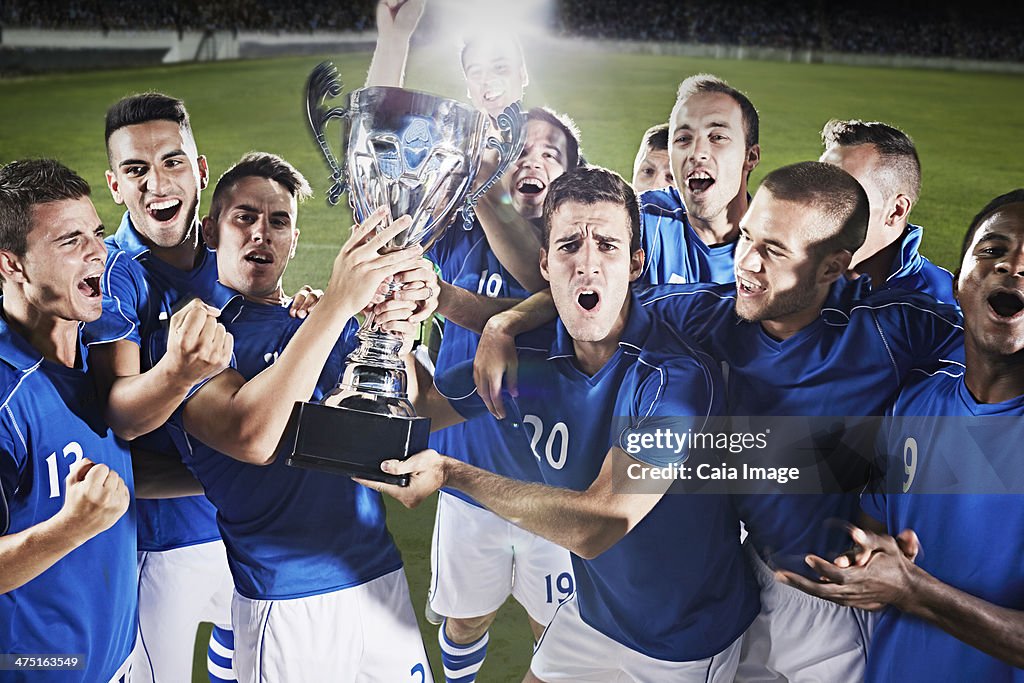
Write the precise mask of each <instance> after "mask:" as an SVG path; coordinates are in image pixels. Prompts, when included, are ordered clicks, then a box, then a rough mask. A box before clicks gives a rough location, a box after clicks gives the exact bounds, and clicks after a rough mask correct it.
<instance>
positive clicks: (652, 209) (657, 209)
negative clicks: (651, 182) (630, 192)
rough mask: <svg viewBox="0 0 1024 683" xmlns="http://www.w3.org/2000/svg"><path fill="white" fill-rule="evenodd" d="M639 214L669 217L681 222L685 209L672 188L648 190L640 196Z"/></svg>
mask: <svg viewBox="0 0 1024 683" xmlns="http://www.w3.org/2000/svg"><path fill="white" fill-rule="evenodd" d="M640 213H641V214H642V215H645V216H646V215H650V216H669V217H672V218H676V219H678V220H682V218H683V216H685V215H686V207H685V206H683V202H682V200H681V199H680V198H679V195H678V193H676V191H675V190H674V189H673V188H670V187H666V188H663V189H660V190H648V191H647V192H644V193H643V194H641V195H640Z"/></svg>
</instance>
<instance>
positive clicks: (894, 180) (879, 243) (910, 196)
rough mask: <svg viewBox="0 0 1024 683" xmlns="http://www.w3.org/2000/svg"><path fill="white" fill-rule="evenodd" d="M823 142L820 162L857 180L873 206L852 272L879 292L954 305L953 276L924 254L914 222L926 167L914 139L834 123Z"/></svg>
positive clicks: (866, 125) (880, 127) (872, 126)
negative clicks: (921, 296)
mask: <svg viewBox="0 0 1024 683" xmlns="http://www.w3.org/2000/svg"><path fill="white" fill-rule="evenodd" d="M821 141H822V144H824V146H825V151H824V152H823V153H822V155H821V159H820V161H824V162H826V163H829V164H835V165H836V166H838V167H839V168H841V169H843V170H844V171H846V172H847V173H849V174H850V175H852V176H853V177H854V178H856V179H857V182H859V183H860V184H861V186H862V187H863V188H864V191H865V192H867V194H868V201H869V202H870V203H871V219H870V221H869V222H868V235H867V238H866V239H865V240H864V246H862V247H861V248H860V249H858V250H857V253H855V254H854V255H853V261H851V262H850V269H851V270H852V271H854V272H856V273H858V274H863V275H868V276H869V277H870V278H871V282H872V285H873V287H874V288H875V289H887V288H894V289H906V290H909V291H911V292H924V293H925V294H929V295H931V296H933V297H935V299H937V300H938V301H942V302H945V303H953V276H952V275H951V274H950V273H949V271H947V270H945V269H943V268H940V267H939V266H937V265H935V264H934V263H932V262H931V261H929V260H928V259H926V258H925V257H924V256H922V255H921V253H920V251H919V249H920V246H921V237H922V235H923V232H924V231H923V230H922V229H921V227H920V226H917V225H914V224H912V223H910V222H909V219H910V211H911V209H912V208H913V207H914V204H916V203H917V198H918V196H919V195H920V193H921V162H920V160H919V159H918V157H917V149H916V148H915V147H914V143H913V141H912V140H911V139H910V137H909V136H908V135H907V134H906V133H904V132H903V131H901V130H899V129H897V128H894V127H893V126H890V125H888V124H885V123H879V122H877V121H871V122H865V121H858V120H856V119H854V120H850V121H839V120H836V119H833V120H831V121H829V122H828V123H826V124H825V127H824V128H822V130H821Z"/></svg>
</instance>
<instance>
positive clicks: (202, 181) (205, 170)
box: [196, 154, 210, 190]
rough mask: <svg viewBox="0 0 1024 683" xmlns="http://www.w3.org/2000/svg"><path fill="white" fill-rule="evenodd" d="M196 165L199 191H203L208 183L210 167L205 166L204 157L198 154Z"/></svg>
mask: <svg viewBox="0 0 1024 683" xmlns="http://www.w3.org/2000/svg"><path fill="white" fill-rule="evenodd" d="M196 165H197V166H199V189H200V190H205V189H206V186H207V185H208V184H209V182H210V167H209V166H207V164H206V157H205V156H204V155H202V154H200V155H199V156H198V157H197V158H196Z"/></svg>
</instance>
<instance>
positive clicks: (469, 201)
mask: <svg viewBox="0 0 1024 683" xmlns="http://www.w3.org/2000/svg"><path fill="white" fill-rule="evenodd" d="M340 93H341V83H340V81H339V80H338V72H337V69H336V68H335V67H334V65H333V64H331V63H330V62H325V63H323V64H320V65H319V66H317V67H316V68H315V69H314V70H313V72H312V73H311V74H310V77H309V81H308V83H307V89H306V108H307V115H308V117H309V123H310V127H311V128H312V130H313V134H314V136H315V137H316V141H317V143H318V144H319V145H320V149H321V152H322V153H323V155H324V158H325V159H326V160H327V163H328V165H329V166H330V168H331V171H332V175H331V179H332V180H333V184H332V186H331V187H330V189H329V190H328V193H327V199H328V201H329V202H330V203H331V204H337V203H338V200H339V198H340V196H341V194H342V193H344V192H348V196H349V204H350V206H351V207H352V210H353V212H354V214H355V220H356V221H357V222H362V221H363V220H364V219H365V218H366V217H367V216H369V215H370V214H372V213H373V212H374V211H375V210H376V209H377V208H379V207H381V206H386V207H387V208H388V212H387V216H386V218H385V220H384V222H383V224H382V226H381V229H383V228H384V227H386V226H387V225H389V224H390V222H391V221H392V220H394V219H397V218H399V217H400V216H403V215H409V216H410V217H411V218H412V225H411V226H410V227H409V229H407V230H404V231H402V232H401V233H399V234H398V235H397V236H395V237H394V238H393V239H392V240H391V241H390V242H389V243H388V245H387V247H385V250H386V251H394V250H397V249H402V248H404V247H408V246H413V245H421V246H422V247H423V249H424V250H426V249H429V248H430V246H431V245H432V244H433V243H434V242H435V241H437V239H438V238H439V237H440V236H441V235H442V234H443V233H444V231H445V230H446V229H447V228H448V226H449V225H450V224H451V223H452V221H453V220H454V219H455V216H456V214H457V213H458V212H459V211H460V210H461V211H462V215H463V227H464V228H465V229H467V230H468V229H469V228H471V227H472V224H473V219H474V207H475V206H476V203H477V201H478V200H479V199H480V197H482V196H483V195H484V194H485V193H486V192H487V190H489V189H490V188H491V187H492V186H493V185H494V183H495V182H497V181H498V179H499V178H501V176H502V175H503V174H504V173H505V171H506V170H507V169H508V167H509V166H510V165H511V163H512V162H513V161H514V160H516V159H517V158H518V157H519V154H520V153H521V151H522V148H523V129H524V124H525V117H524V116H523V114H522V111H521V109H520V107H519V104H518V103H514V104H512V105H510V106H509V107H508V108H506V109H505V111H504V112H502V113H501V114H500V115H499V116H498V118H497V120H496V121H495V122H494V125H492V122H491V121H490V119H489V118H488V116H487V114H485V113H483V112H480V111H478V110H476V109H474V108H473V107H471V106H470V105H468V104H464V103H462V102H459V101H457V100H452V99H447V98H444V97H438V96H436V95H430V94H427V93H422V92H417V91H414V90H406V89H403V88H390V87H371V88H362V89H359V90H355V91H353V92H352V93H350V94H349V96H348V98H347V106H344V107H334V108H326V107H325V106H324V101H325V99H326V98H327V97H331V98H334V97H337V96H338V95H339V94H340ZM332 119H341V120H342V121H343V122H344V124H345V129H346V130H345V133H344V134H343V135H342V136H341V139H342V143H343V144H342V148H343V151H342V153H341V154H340V155H339V156H340V157H341V158H342V159H343V160H344V163H339V162H338V157H337V156H335V154H334V152H333V151H332V150H331V146H330V145H329V144H328V142H327V137H326V133H325V130H326V126H327V124H328V122H330V121H331V120H332ZM495 127H496V129H497V133H498V134H499V135H500V137H499V136H496V135H495V133H494V131H495ZM489 149H490V150H494V152H495V153H496V155H497V166H496V167H495V169H494V171H493V172H492V173H491V175H490V177H489V178H488V179H487V180H486V181H485V182H483V183H480V184H479V185H478V187H477V188H476V189H475V190H473V189H471V188H472V187H473V185H474V182H475V181H476V179H477V175H478V173H479V172H480V169H481V166H482V165H483V163H484V160H485V154H486V152H487V150H489ZM392 292H393V290H391V291H389V292H388V296H389V297H390V296H391V295H392ZM357 336H358V338H359V340H360V345H359V348H357V349H356V350H355V351H354V352H353V353H352V354H351V355H349V357H348V361H347V364H346V367H345V373H344V376H343V378H342V381H341V384H339V385H338V386H337V387H336V388H335V389H334V391H332V392H331V393H330V394H329V395H328V396H327V397H326V398H325V399H324V401H323V402H324V403H325V404H327V405H337V406H339V407H342V408H350V409H353V410H360V411H363V412H368V413H375V414H383V415H393V416H401V417H414V416H415V411H414V409H413V407H412V403H411V402H410V401H409V398H408V395H407V393H406V373H405V364H404V362H403V361H402V359H401V357H400V356H399V353H398V352H399V349H400V348H401V344H402V342H401V339H399V338H398V337H395V336H394V335H391V334H388V333H387V332H383V331H381V330H378V329H377V328H376V326H375V325H374V322H373V317H372V315H371V316H367V319H366V320H365V321H364V322H363V325H362V326H361V327H360V328H359V332H358V335H357Z"/></svg>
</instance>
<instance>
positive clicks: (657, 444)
mask: <svg viewBox="0 0 1024 683" xmlns="http://www.w3.org/2000/svg"><path fill="white" fill-rule="evenodd" d="M640 364H643V365H645V366H646V367H647V369H649V370H650V371H649V372H646V373H645V375H644V376H643V378H642V379H641V380H640V381H639V383H638V384H637V386H636V388H635V389H633V390H632V397H631V400H630V414H629V416H628V423H629V424H628V425H627V426H625V428H624V429H622V430H621V431H620V433H619V442H618V445H619V448H621V449H622V450H624V451H625V452H626V453H628V454H629V455H630V456H631V457H633V458H635V459H636V460H639V461H640V462H643V463H646V464H648V465H653V466H655V467H665V466H667V465H672V464H676V463H681V462H684V461H685V460H686V459H687V457H688V456H689V449H688V448H687V447H686V445H685V444H684V443H681V442H679V441H676V440H672V441H666V440H665V439H660V440H659V439H658V438H657V436H658V434H659V433H660V434H662V435H664V434H666V433H670V434H673V435H679V436H683V435H686V434H688V433H690V432H694V433H696V432H699V431H701V430H703V429H706V425H707V424H708V421H709V419H711V418H712V417H713V416H715V415H718V414H719V413H720V412H721V407H722V405H724V391H725V389H724V382H723V380H722V375H721V372H720V371H719V370H718V369H717V368H716V367H714V366H712V365H710V364H708V363H705V362H702V361H699V360H696V359H694V358H693V357H692V356H677V357H668V358H664V359H663V360H662V362H660V363H654V362H648V361H645V360H644V358H643V356H641V359H640ZM623 386H624V388H625V386H626V385H625V383H623ZM623 417H625V416H623ZM666 430H667V431H666Z"/></svg>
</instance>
